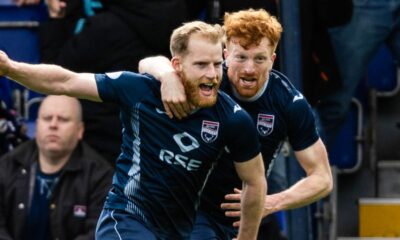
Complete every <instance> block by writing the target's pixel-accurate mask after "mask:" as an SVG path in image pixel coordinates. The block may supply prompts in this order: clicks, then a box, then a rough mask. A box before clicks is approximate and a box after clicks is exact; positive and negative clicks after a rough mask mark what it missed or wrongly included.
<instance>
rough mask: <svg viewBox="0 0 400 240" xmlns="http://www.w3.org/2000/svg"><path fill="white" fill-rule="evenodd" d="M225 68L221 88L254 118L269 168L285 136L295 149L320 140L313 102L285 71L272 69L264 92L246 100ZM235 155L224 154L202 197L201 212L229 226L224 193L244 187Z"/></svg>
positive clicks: (265, 161)
mask: <svg viewBox="0 0 400 240" xmlns="http://www.w3.org/2000/svg"><path fill="white" fill-rule="evenodd" d="M224 70H225V71H224V78H223V81H222V84H221V90H224V91H225V92H226V93H228V94H229V95H230V96H231V97H232V98H233V99H234V100H235V101H236V102H237V103H239V105H240V106H241V107H243V108H244V109H245V110H246V111H247V112H248V113H249V114H250V116H251V117H252V119H253V122H254V124H255V126H256V128H257V134H258V138H259V140H260V143H261V152H262V156H263V159H264V164H265V168H266V171H267V170H268V169H270V168H271V165H272V164H273V161H274V159H275V158H276V156H277V154H278V153H279V151H280V149H281V146H282V144H283V142H284V141H285V140H286V139H288V140H289V142H290V144H291V146H292V148H293V149H294V150H295V151H299V150H303V149H305V148H307V147H309V146H311V145H312V144H314V143H315V142H316V141H317V140H318V138H319V136H318V133H317V130H316V124H315V119H314V115H313V112H312V110H311V108H310V105H309V104H308V103H307V100H306V99H305V98H304V96H303V95H302V94H301V93H300V92H299V91H298V90H296V88H295V87H294V86H293V85H292V83H290V81H289V80H288V79H287V78H286V77H285V76H284V75H283V74H282V73H280V72H278V71H275V70H272V71H271V73H270V75H269V79H268V81H266V84H265V85H264V89H263V91H260V92H259V93H258V94H257V95H256V96H254V97H252V98H251V99H248V100H245V99H241V98H240V96H238V94H237V93H236V92H235V91H234V90H233V89H232V86H231V84H230V82H229V80H228V79H227V74H226V69H224ZM232 157H234V155H233V154H232V153H231V154H229V153H224V154H223V156H222V159H221V161H219V163H218V164H217V166H215V169H214V171H213V173H212V174H211V175H210V178H209V181H208V182H207V184H206V187H205V189H204V192H203V195H202V199H201V201H202V202H201V210H202V211H204V212H205V213H206V214H209V215H211V216H212V217H213V218H215V219H219V220H218V221H219V222H222V223H226V224H227V225H229V226H231V225H232V223H233V221H234V220H235V219H234V218H228V217H225V215H224V211H223V210H221V208H220V204H221V203H222V202H225V200H224V196H225V195H226V194H228V193H232V192H233V189H234V188H235V187H236V188H241V187H242V185H241V184H242V182H241V181H240V179H239V177H238V176H237V174H236V172H235V169H234V166H233V164H232V163H231V160H230V159H231V158H232Z"/></svg>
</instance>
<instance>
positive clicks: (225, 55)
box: [224, 48, 229, 67]
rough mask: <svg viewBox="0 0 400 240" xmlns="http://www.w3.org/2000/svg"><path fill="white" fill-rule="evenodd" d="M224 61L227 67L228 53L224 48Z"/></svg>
mask: <svg viewBox="0 0 400 240" xmlns="http://www.w3.org/2000/svg"><path fill="white" fill-rule="evenodd" d="M224 59H225V65H226V66H227V67H229V51H228V49H227V48H224Z"/></svg>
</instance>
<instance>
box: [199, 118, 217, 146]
mask: <svg viewBox="0 0 400 240" xmlns="http://www.w3.org/2000/svg"><path fill="white" fill-rule="evenodd" d="M218 129H219V122H212V121H207V120H203V124H202V127H201V139H203V141H204V142H206V143H211V142H214V141H215V139H217V137H218Z"/></svg>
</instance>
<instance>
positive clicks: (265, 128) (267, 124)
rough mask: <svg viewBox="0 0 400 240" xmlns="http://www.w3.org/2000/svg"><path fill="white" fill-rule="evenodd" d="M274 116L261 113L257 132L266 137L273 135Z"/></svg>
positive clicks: (258, 118)
mask: <svg viewBox="0 0 400 240" xmlns="http://www.w3.org/2000/svg"><path fill="white" fill-rule="evenodd" d="M274 119H275V116H274V115H270V114H262V113H259V114H258V117H257V131H258V133H259V134H260V135H261V136H263V137H265V136H268V135H270V134H271V133H272V130H274Z"/></svg>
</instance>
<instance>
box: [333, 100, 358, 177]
mask: <svg viewBox="0 0 400 240" xmlns="http://www.w3.org/2000/svg"><path fill="white" fill-rule="evenodd" d="M352 103H353V104H352V106H351V109H350V111H349V112H348V114H347V117H346V120H345V122H344V124H343V125H342V127H341V129H340V131H339V133H338V135H337V137H336V139H335V143H334V144H333V147H332V149H330V151H329V160H330V163H331V165H334V166H336V167H337V168H338V169H341V170H348V171H353V170H354V171H356V170H357V169H358V168H359V167H360V164H361V161H362V151H361V150H362V149H361V142H360V141H361V140H362V128H363V120H362V118H363V110H362V105H361V103H360V101H358V100H357V99H356V98H353V101H352Z"/></svg>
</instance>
